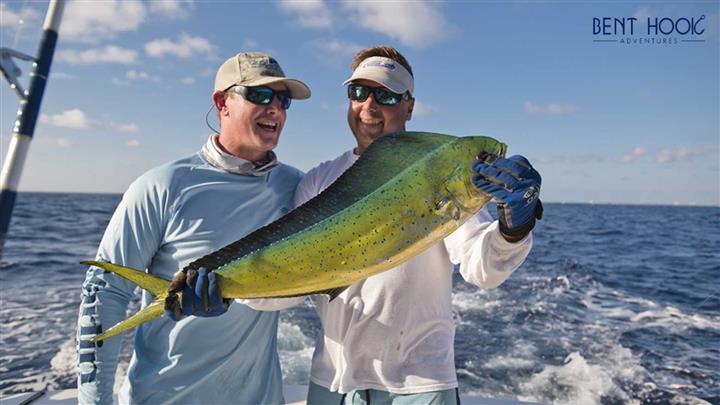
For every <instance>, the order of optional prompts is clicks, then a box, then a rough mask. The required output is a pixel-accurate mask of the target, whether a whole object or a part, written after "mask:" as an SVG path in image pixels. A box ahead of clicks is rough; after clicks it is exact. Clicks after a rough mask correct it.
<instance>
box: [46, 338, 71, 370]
mask: <svg viewBox="0 0 720 405" xmlns="http://www.w3.org/2000/svg"><path fill="white" fill-rule="evenodd" d="M75 345H76V343H75V338H72V339H68V340H66V341H65V342H63V344H62V345H61V346H60V350H58V352H57V353H56V354H55V356H54V357H53V358H52V359H51V360H50V368H51V370H52V372H53V373H55V374H59V375H69V374H74V373H76V372H77V349H76V347H75Z"/></svg>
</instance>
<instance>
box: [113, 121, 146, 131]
mask: <svg viewBox="0 0 720 405" xmlns="http://www.w3.org/2000/svg"><path fill="white" fill-rule="evenodd" d="M110 128H112V129H114V130H116V131H118V132H125V133H136V132H138V131H140V128H138V126H137V124H135V123H134V122H131V123H129V124H117V123H115V122H111V123H110Z"/></svg>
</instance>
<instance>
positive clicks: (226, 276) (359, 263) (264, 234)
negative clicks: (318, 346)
mask: <svg viewBox="0 0 720 405" xmlns="http://www.w3.org/2000/svg"><path fill="white" fill-rule="evenodd" d="M481 151H485V152H488V153H492V154H496V155H500V156H504V155H505V151H506V146H505V145H504V144H502V143H500V142H498V141H496V140H495V139H492V138H488V137H481V136H472V137H454V136H450V135H442V134H433V133H425V132H405V133H399V134H392V135H385V136H383V137H381V138H379V139H377V140H376V141H375V142H373V144H371V145H370V147H369V148H368V149H367V150H366V151H365V153H364V154H363V155H362V156H361V157H360V158H359V159H358V161H357V162H356V163H355V164H354V165H353V166H352V167H350V169H348V170H347V171H346V172H345V173H343V174H342V175H341V176H340V177H339V178H338V179H337V180H336V181H335V183H333V184H332V185H331V186H330V187H328V188H327V189H326V190H325V191H323V192H322V193H320V194H319V195H318V196H316V197H315V198H313V199H311V200H310V201H308V202H307V203H305V204H303V205H302V206H300V207H298V208H296V209H295V210H293V211H292V212H290V213H289V214H288V215H286V216H285V217H283V218H281V219H279V220H278V221H275V222H273V223H271V224H269V225H267V226H265V227H262V228H260V229H258V230H256V231H255V232H253V233H251V234H249V235H247V236H246V237H244V238H242V239H240V240H238V241H236V242H234V243H232V244H230V245H228V246H226V247H224V248H222V249H220V250H218V251H216V252H213V253H211V254H209V255H206V256H204V257H202V258H199V259H198V260H196V261H194V262H192V263H190V264H189V265H188V266H187V267H186V269H188V268H195V269H197V268H199V267H205V268H207V269H209V270H214V271H215V272H216V273H217V275H218V276H219V277H218V279H219V282H220V290H221V292H222V294H223V297H224V298H271V297H289V296H299V295H309V294H314V293H320V292H325V291H327V290H330V289H337V288H343V287H346V286H349V285H351V284H353V283H355V282H357V281H359V280H362V279H365V278H367V277H370V276H372V275H375V274H378V273H380V272H382V271H385V270H389V269H391V268H394V267H396V266H398V265H399V264H401V263H403V262H405V261H407V260H409V259H410V258H412V257H414V256H415V255H417V254H419V253H421V252H422V251H423V250H425V249H426V248H428V247H430V246H432V245H433V244H435V243H437V242H438V241H440V240H442V239H443V238H444V237H445V236H447V235H449V234H450V233H452V232H453V231H454V230H455V229H457V228H458V227H459V226H460V225H462V224H463V223H464V222H465V221H466V220H467V219H468V218H470V217H471V216H472V215H474V214H475V213H477V212H478V211H479V210H480V209H481V208H482V206H483V205H485V203H487V202H488V201H489V200H490V197H489V196H487V195H485V194H483V193H481V192H480V191H478V189H477V188H476V187H475V186H474V185H473V184H472V181H471V180H472V170H471V166H472V162H473V161H474V160H475V158H476V156H477V155H478V153H479V152H481ZM93 264H94V265H98V266H100V267H103V268H105V267H104V266H103V264H102V263H95V262H93ZM108 267H112V266H108ZM115 267H118V266H115ZM106 269H107V270H109V271H113V269H112V268H106ZM118 274H119V275H121V276H123V277H125V276H124V275H123V274H122V273H121V272H118ZM132 281H136V282H137V278H135V280H132ZM140 286H141V287H143V285H140ZM155 288H156V287H155ZM160 295H163V296H164V294H160ZM141 312H142V311H141ZM138 315H139V314H136V316H135V317H137V316H138ZM160 315H162V314H161V313H160V311H157V310H155V313H154V314H153V315H152V317H156V316H160ZM148 318H149V317H148V316H146V317H140V318H139V319H141V320H142V322H145V321H147V320H148ZM150 319H151V318H150ZM128 321H129V320H126V321H124V322H128ZM124 322H121V323H120V324H118V325H117V326H118V327H119V328H118V330H119V329H122V330H126V329H129V328H132V327H134V326H137V325H136V324H134V322H131V323H128V324H124ZM142 322H140V323H142ZM138 324H139V323H138ZM109 332H111V331H108V333H107V334H108V335H110V333H109ZM105 337H107V336H101V337H100V338H105ZM100 338H98V340H99V339H100Z"/></svg>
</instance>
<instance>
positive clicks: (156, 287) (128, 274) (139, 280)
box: [80, 260, 170, 297]
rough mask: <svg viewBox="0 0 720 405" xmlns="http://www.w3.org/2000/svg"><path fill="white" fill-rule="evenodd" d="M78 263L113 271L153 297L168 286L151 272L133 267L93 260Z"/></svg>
mask: <svg viewBox="0 0 720 405" xmlns="http://www.w3.org/2000/svg"><path fill="white" fill-rule="evenodd" d="M80 264H85V265H88V266H95V267H100V268H101V269H103V270H105V271H109V272H111V273H115V274H117V275H118V276H120V277H122V278H124V279H126V280H128V281H131V282H133V283H135V284H137V285H138V286H140V288H142V289H143V290H146V291H147V292H149V293H150V294H152V296H153V297H158V296H160V295H162V294H164V293H166V292H167V291H168V287H170V282H169V281H167V280H164V279H162V278H160V277H157V276H153V275H152V274H148V273H145V272H144V271H140V270H136V269H133V268H132V267H125V266H120V265H118V264H112V263H108V262H100V261H95V260H88V261H84V262H80Z"/></svg>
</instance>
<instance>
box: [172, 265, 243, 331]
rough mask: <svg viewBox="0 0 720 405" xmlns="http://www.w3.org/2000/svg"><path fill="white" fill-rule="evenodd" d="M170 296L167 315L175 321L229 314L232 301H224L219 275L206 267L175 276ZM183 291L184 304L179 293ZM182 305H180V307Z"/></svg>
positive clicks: (182, 272)
mask: <svg viewBox="0 0 720 405" xmlns="http://www.w3.org/2000/svg"><path fill="white" fill-rule="evenodd" d="M169 291H170V294H169V295H168V297H167V299H166V300H165V315H166V316H167V317H168V318H170V319H172V320H173V321H179V320H180V319H182V318H183V317H185V316H188V315H195V316H200V317H204V318H209V317H214V316H218V315H222V314H224V313H225V312H227V310H228V307H230V303H231V302H232V300H230V299H223V297H222V294H221V293H220V286H219V285H218V278H217V274H215V273H214V272H212V271H207V269H205V268H204V267H200V268H199V269H197V270H195V269H192V268H191V269H188V270H187V271H181V272H178V273H177V274H175V276H174V277H173V279H172V281H171V282H170V288H169ZM181 291H182V304H180V303H178V300H177V295H176V294H177V293H178V292H181ZM179 304H180V305H179Z"/></svg>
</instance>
